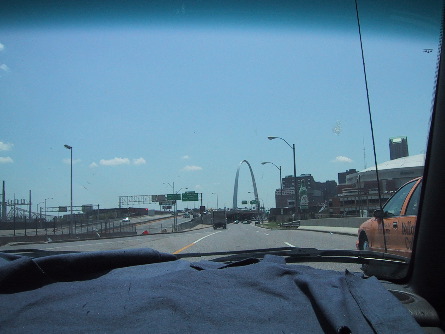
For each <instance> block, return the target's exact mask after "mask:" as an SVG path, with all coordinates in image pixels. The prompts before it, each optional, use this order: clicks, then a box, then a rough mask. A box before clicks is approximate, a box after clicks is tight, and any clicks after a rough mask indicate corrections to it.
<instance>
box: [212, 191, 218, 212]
mask: <svg viewBox="0 0 445 334" xmlns="http://www.w3.org/2000/svg"><path fill="white" fill-rule="evenodd" d="M212 195H216V210H218V208H219V204H218V194H217V193H212Z"/></svg>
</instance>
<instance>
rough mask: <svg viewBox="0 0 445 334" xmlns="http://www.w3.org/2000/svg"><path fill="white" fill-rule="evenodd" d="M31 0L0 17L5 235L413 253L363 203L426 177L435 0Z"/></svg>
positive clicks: (23, 239)
mask: <svg viewBox="0 0 445 334" xmlns="http://www.w3.org/2000/svg"><path fill="white" fill-rule="evenodd" d="M24 3H26V6H24V7H20V6H19V4H20V2H19V3H18V4H17V5H11V6H9V7H8V6H6V9H5V10H6V11H7V12H8V13H7V14H8V15H4V16H5V17H6V19H5V20H3V22H0V109H1V110H2V115H3V118H2V119H3V120H2V122H1V123H0V171H1V176H2V178H1V180H0V181H3V184H2V194H3V195H2V198H1V203H2V204H1V224H0V241H1V243H0V250H2V251H8V252H15V253H23V254H29V255H30V256H41V255H49V254H57V253H60V252H74V251H75V252H78V251H95V250H109V249H125V248H138V247H151V248H154V249H157V250H159V251H163V252H169V253H175V254H187V253H211V252H223V251H240V250H249V249H259V248H261V249H268V248H277V247H311V248H318V249H345V250H356V249H367V250H371V251H376V252H381V251H387V252H389V253H393V254H395V255H402V256H404V257H407V258H409V257H410V253H409V252H410V249H408V246H405V243H403V242H401V243H400V244H396V245H389V243H391V242H392V240H395V239H396V238H392V239H388V240H386V242H385V244H386V243H388V245H386V246H387V247H386V248H387V249H386V250H385V249H383V248H379V246H378V245H379V244H383V239H382V238H388V235H389V234H388V233H387V235H382V233H380V234H379V231H381V230H382V229H381V225H380V229H379V225H378V222H377V221H376V219H374V218H373V212H374V210H377V209H381V207H382V205H383V204H384V203H385V202H386V201H387V200H388V199H389V198H391V196H393V195H394V193H395V192H396V191H397V190H398V189H399V188H400V187H401V186H403V185H404V184H405V183H406V182H408V181H410V180H412V179H414V178H416V177H419V176H422V174H423V166H424V161H425V153H426V152H425V151H426V146H427V137H428V133H429V120H430V116H431V104H432V102H431V101H432V96H433V90H434V84H435V75H436V65H437V58H438V53H439V36H440V33H441V32H440V23H441V15H440V13H441V3H440V2H439V1H437V2H436V1H430V2H428V4H423V3H415V4H411V3H409V2H406V1H400V2H398V1H391V2H388V1H373V2H364V1H358V3H357V7H356V5H355V3H354V1H342V2H334V3H332V2H331V1H292V2H290V4H289V3H285V2H280V1H278V2H271V3H270V4H268V2H260V3H254V2H247V3H244V2H240V4H239V5H237V6H234V5H232V4H231V5H230V6H229V4H224V2H213V1H210V2H208V3H206V4H203V3H201V2H196V1H181V2H177V1H171V2H170V1H160V2H156V1H153V2H150V4H147V5H140V7H138V8H135V7H131V6H130V5H128V6H117V5H116V6H112V5H109V6H108V7H107V5H105V4H104V5H103V6H104V7H103V8H102V7H100V5H97V6H98V7H97V8H96V7H93V6H92V5H91V4H90V3H86V2H85V3H84V2H82V1H81V2H79V4H78V5H74V4H71V5H70V6H66V7H65V10H63V9H62V8H63V7H60V8H59V7H57V8H56V7H54V8H52V7H51V6H50V5H48V6H49V7H48V8H46V7H44V6H43V7H41V8H33V7H32V5H31V4H28V3H27V2H24ZM358 19H359V20H358ZM371 119H372V128H373V131H374V132H373V135H374V138H375V143H373V141H372V133H371V124H370V120H371ZM374 146H375V153H374V149H373V147H374ZM374 155H375V156H376V158H377V161H375V160H374ZM376 163H377V166H378V170H379V173H380V174H379V179H380V184H378V183H377V181H376V180H377V177H376V171H375V169H376V168H375V165H376ZM419 188H420V187H419ZM407 194H408V192H403V193H399V194H398V195H396V196H398V197H400V198H401V199H402V202H403V198H402V197H406V196H407ZM406 203H408V201H407V202H406ZM399 213H400V212H399ZM393 214H394V215H396V213H395V212H393ZM389 224H393V222H391V223H389ZM404 224H405V223H404ZM385 226H386V225H385ZM393 226H395V225H390V227H388V228H389V229H391V232H392V234H391V236H394V235H395V234H396V233H402V232H403V231H405V232H406V229H402V228H398V229H396V228H395V227H394V228H393ZM400 226H402V225H401V224H400ZM403 226H405V225H403ZM406 226H408V225H406ZM409 226H410V227H409V228H410V231H414V227H413V226H415V220H414V221H413V220H411V221H410V225H409ZM385 229H386V227H385ZM67 241H71V242H67ZM382 249H383V250H382ZM311 265H314V266H315V265H316V266H322V267H323V268H330V269H335V270H344V269H345V268H350V269H351V270H354V271H359V270H360V269H359V265H358V264H357V265H356V264H335V265H334V264H330V263H323V264H311Z"/></svg>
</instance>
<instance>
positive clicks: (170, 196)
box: [167, 194, 181, 201]
mask: <svg viewBox="0 0 445 334" xmlns="http://www.w3.org/2000/svg"><path fill="white" fill-rule="evenodd" d="M177 200H179V201H180V200H181V194H167V201H177Z"/></svg>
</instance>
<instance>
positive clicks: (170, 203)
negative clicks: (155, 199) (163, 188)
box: [159, 201, 175, 206]
mask: <svg viewBox="0 0 445 334" xmlns="http://www.w3.org/2000/svg"><path fill="white" fill-rule="evenodd" d="M173 204H175V201H163V202H159V205H164V206H165V205H173Z"/></svg>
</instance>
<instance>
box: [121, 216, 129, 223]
mask: <svg viewBox="0 0 445 334" xmlns="http://www.w3.org/2000/svg"><path fill="white" fill-rule="evenodd" d="M129 222H130V218H128V217H125V218H124V219H122V223H129Z"/></svg>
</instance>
